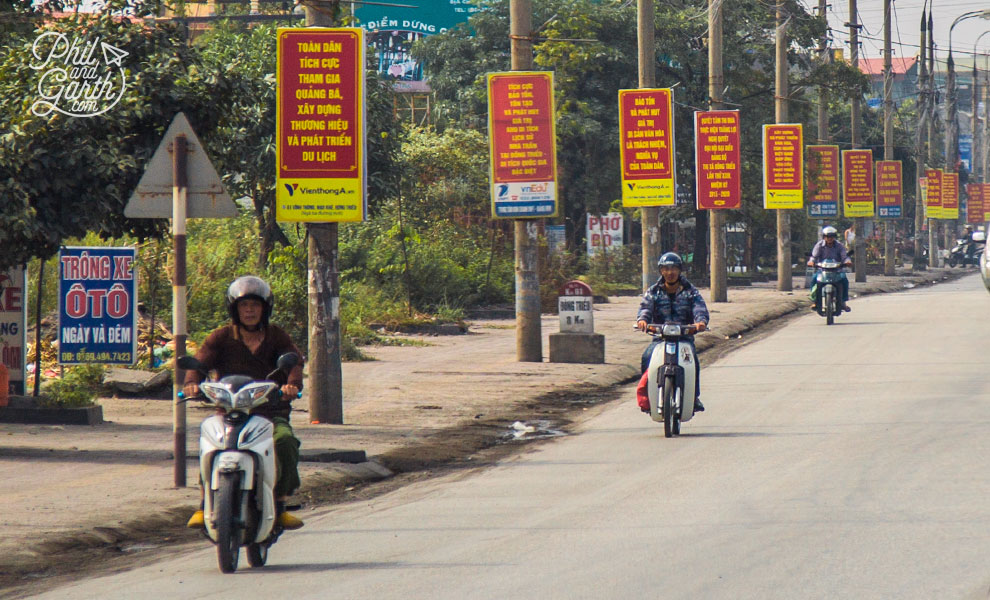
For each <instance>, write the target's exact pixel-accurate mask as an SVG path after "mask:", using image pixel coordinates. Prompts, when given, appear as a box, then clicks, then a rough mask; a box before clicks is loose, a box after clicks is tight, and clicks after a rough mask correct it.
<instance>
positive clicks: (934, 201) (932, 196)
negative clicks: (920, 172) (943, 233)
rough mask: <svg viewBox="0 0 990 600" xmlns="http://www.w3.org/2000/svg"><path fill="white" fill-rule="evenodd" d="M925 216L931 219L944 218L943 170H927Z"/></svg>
mask: <svg viewBox="0 0 990 600" xmlns="http://www.w3.org/2000/svg"><path fill="white" fill-rule="evenodd" d="M925 180H926V182H927V185H926V186H925V190H926V192H925V194H926V200H925V216H926V217H928V218H929V219H941V218H942V170H941V169H926V170H925Z"/></svg>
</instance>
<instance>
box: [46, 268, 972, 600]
mask: <svg viewBox="0 0 990 600" xmlns="http://www.w3.org/2000/svg"><path fill="white" fill-rule="evenodd" d="M730 299H731V294H730ZM852 306H853V312H852V313H849V314H846V315H843V316H841V317H840V318H839V319H838V321H837V323H836V325H834V326H831V327H827V326H826V325H825V320H824V319H823V318H821V317H818V316H816V315H814V314H811V313H810V311H809V314H808V315H806V316H802V317H800V318H798V319H796V320H794V321H793V322H792V323H790V324H788V325H787V326H786V327H784V328H782V329H780V330H779V331H777V332H776V333H774V334H772V335H770V336H768V337H766V338H765V339H762V340H760V341H757V342H754V343H752V344H750V345H747V346H745V347H743V348H741V349H740V350H738V351H736V352H734V353H732V354H730V355H728V356H727V357H725V358H724V359H722V360H721V361H719V362H718V363H716V364H712V365H704V364H703V369H702V397H703V399H704V400H705V404H706V406H707V407H708V411H707V412H706V413H704V414H701V415H698V416H697V417H696V418H695V419H694V420H692V421H691V422H689V423H686V424H684V425H683V429H682V432H683V435H682V436H681V437H680V438H674V439H665V438H664V437H663V428H662V426H661V425H660V424H656V423H653V422H652V421H650V420H649V419H648V418H646V417H645V416H643V415H641V414H640V413H639V411H638V409H636V408H635V404H634V402H633V399H632V394H633V389H632V387H630V389H629V400H628V402H625V403H622V404H621V405H616V406H613V407H610V408H609V409H608V410H606V411H605V412H604V413H603V414H601V415H600V416H598V417H596V418H594V419H591V420H589V421H588V422H587V423H585V425H584V426H583V427H582V430H581V431H580V432H579V433H578V434H577V435H573V436H569V437H566V438H560V439H558V440H555V441H552V442H549V443H546V444H543V445H540V446H538V447H535V449H533V450H532V451H528V452H525V453H523V454H522V455H519V456H517V457H515V458H512V459H510V460H507V461H505V462H504V463H501V464H500V465H498V466H496V467H494V468H490V469H487V470H476V471H465V472H462V473H457V474H453V475H449V476H446V477H443V478H439V479H434V480H432V481H428V482H425V483H421V484H415V485H410V486H407V487H405V488H402V489H400V490H398V491H395V492H393V493H391V494H388V495H386V496H382V497H380V498H377V499H375V500H372V501H366V502H361V503H356V504H350V505H345V506H337V507H333V508H330V509H327V510H326V511H324V512H322V513H320V514H319V516H317V517H316V518H311V519H310V520H309V522H308V523H307V526H306V527H305V528H304V529H302V530H300V531H298V532H289V533H287V534H286V535H285V536H283V538H282V540H281V541H280V542H279V543H278V544H277V545H276V546H275V547H274V548H273V549H272V551H271V557H270V562H269V566H268V567H266V568H264V569H260V570H256V569H250V568H248V567H247V565H246V559H245V558H244V556H243V555H242V557H241V563H242V566H241V569H240V570H239V571H238V572H237V573H236V574H234V575H221V574H220V573H219V572H218V570H217V567H216V560H215V553H214V552H213V549H212V546H210V545H209V544H208V543H206V542H204V543H203V546H202V549H200V550H194V551H188V550H184V551H182V552H181V553H177V554H176V555H175V556H174V557H172V558H170V559H168V560H165V561H163V562H158V563H155V564H150V565H147V566H146V567H143V568H140V569H137V570H133V571H129V572H125V573H120V574H116V575H113V576H111V577H103V578H99V579H93V580H88V581H80V582H78V583H77V584H76V585H73V586H70V587H62V588H60V589H58V590H55V591H53V592H50V593H48V594H46V595H44V596H43V597H45V598H73V599H76V598H156V599H166V598H195V599H215V598H216V599H219V598H224V599H230V598H291V599H293V600H303V599H309V598H312V599H317V598H319V599H324V598H375V599H388V598H402V599H409V598H457V599H462V598H485V599H488V598H568V599H571V598H664V599H667V598H732V599H739V598H759V599H766V598H787V599H793V598H856V599H863V598H897V599H909V598H924V599H931V598H967V599H969V598H973V599H975V598H981V599H982V598H988V597H990V596H988V590H990V560H988V558H990V531H988V529H990V466H988V461H987V457H988V450H990V402H988V399H990V394H988V392H990V383H988V382H990V370H988V369H987V353H986V350H985V349H986V348H987V345H988V343H990V318H987V317H988V314H990V294H987V291H986V290H985V289H984V288H983V286H982V285H981V283H980V279H979V278H978V277H975V276H972V277H967V278H965V279H963V280H960V281H958V282H955V283H948V284H943V285H939V286H936V287H933V288H918V289H914V290H909V291H905V292H902V293H898V294H883V295H878V296H872V297H868V298H863V299H859V300H855V301H854V302H853V303H852ZM486 393H491V392H490V391H489V392H486Z"/></svg>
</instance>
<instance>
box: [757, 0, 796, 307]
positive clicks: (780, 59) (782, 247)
mask: <svg viewBox="0 0 990 600" xmlns="http://www.w3.org/2000/svg"><path fill="white" fill-rule="evenodd" d="M776 51H777V56H776V61H777V69H776V85H775V88H774V90H775V91H774V99H775V101H774V107H775V113H776V115H775V121H776V122H777V123H786V122H787V95H788V93H789V91H788V89H787V18H786V15H785V13H784V7H783V5H782V4H777V33H776ZM764 160H765V159H764ZM793 288H794V281H793V277H792V275H791V215H790V213H788V212H787V210H785V209H777V289H778V290H780V291H781V292H789V291H791V290H792V289H793Z"/></svg>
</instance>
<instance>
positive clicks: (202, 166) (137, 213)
mask: <svg viewBox="0 0 990 600" xmlns="http://www.w3.org/2000/svg"><path fill="white" fill-rule="evenodd" d="M180 134H185V136H186V148H187V149H188V155H187V157H186V177H187V179H188V181H187V188H186V189H187V191H186V202H187V206H186V217H187V218H190V219H198V218H210V217H213V218H223V217H236V216H237V206H236V205H235V204H234V201H233V200H231V199H230V196H229V195H228V194H227V191H226V190H225V189H224V187H223V184H222V183H221V182H220V177H219V176H218V175H217V171H216V169H214V168H213V164H212V163H210V157H208V156H207V155H206V150H205V148H204V147H203V144H202V143H201V142H200V141H199V138H198V137H197V136H196V132H194V131H193V129H192V126H191V125H190V124H189V120H188V119H186V115H184V114H183V113H179V114H177V115H175V118H174V119H172V124H171V125H169V126H168V131H166V132H165V137H163V138H162V143H161V144H159V145H158V149H157V150H155V154H154V155H153V156H152V157H151V160H150V161H149V162H148V166H147V167H145V170H144V175H142V176H141V181H140V182H139V183H138V186H137V189H136V190H134V193H133V194H132V195H131V199H130V200H128V202H127V206H126V207H125V208H124V215H125V216H127V217H130V218H132V219H170V218H172V141H173V140H175V138H176V137H177V136H179V135H180Z"/></svg>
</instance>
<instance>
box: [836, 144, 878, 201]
mask: <svg viewBox="0 0 990 600" xmlns="http://www.w3.org/2000/svg"><path fill="white" fill-rule="evenodd" d="M842 212H843V214H844V215H845V216H846V217H872V216H873V152H872V151H870V150H843V151H842Z"/></svg>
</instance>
